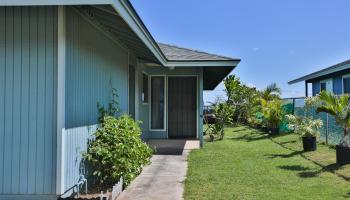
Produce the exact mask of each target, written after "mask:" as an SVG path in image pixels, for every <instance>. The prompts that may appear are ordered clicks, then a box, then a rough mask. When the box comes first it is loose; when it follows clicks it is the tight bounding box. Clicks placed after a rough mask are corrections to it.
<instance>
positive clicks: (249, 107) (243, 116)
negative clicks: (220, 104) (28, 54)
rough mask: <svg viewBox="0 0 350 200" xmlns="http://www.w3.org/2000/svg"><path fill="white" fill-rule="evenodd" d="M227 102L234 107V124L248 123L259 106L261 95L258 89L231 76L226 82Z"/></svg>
mask: <svg viewBox="0 0 350 200" xmlns="http://www.w3.org/2000/svg"><path fill="white" fill-rule="evenodd" d="M224 84H225V91H226V95H227V98H228V100H227V102H228V104H230V105H231V106H233V107H234V112H233V116H232V119H233V121H234V122H240V123H246V122H247V120H248V119H249V117H251V116H252V115H253V112H254V111H253V110H254V108H256V107H257V106H258V105H259V102H258V99H259V93H258V91H257V90H256V88H252V87H248V86H246V85H245V84H243V83H242V82H241V81H240V79H239V78H238V77H237V76H235V75H231V76H229V77H227V78H226V79H225V80H224Z"/></svg>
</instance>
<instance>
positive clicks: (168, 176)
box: [118, 140, 199, 200]
mask: <svg viewBox="0 0 350 200" xmlns="http://www.w3.org/2000/svg"><path fill="white" fill-rule="evenodd" d="M164 142H166V141H164ZM164 142H162V141H159V140H157V141H150V143H151V144H150V145H151V146H152V144H153V145H154V144H155V143H156V144H157V147H158V152H164V153H163V155H154V156H153V157H152V158H151V161H152V163H151V164H150V165H149V166H147V167H145V168H144V169H143V171H142V173H141V174H140V176H138V177H137V178H136V179H135V180H134V181H133V182H132V183H131V184H130V185H129V186H128V188H127V189H126V190H125V191H123V192H122V194H121V195H120V196H119V197H118V200H139V199H140V200H141V199H142V200H164V199H166V200H178V199H183V197H182V195H183V191H184V185H183V182H184V180H185V178H186V172H187V155H188V153H189V151H190V150H191V149H194V148H199V144H198V145H197V143H193V141H192V143H190V144H189V143H187V146H186V145H182V146H178V145H177V146H174V145H173V144H179V143H182V142H179V141H178V140H177V141H175V140H173V141H170V144H168V145H164ZM168 142H169V141H168ZM185 143H186V142H185ZM185 146H186V148H185ZM157 147H156V148H157ZM179 148H181V149H179ZM173 152H175V153H173ZM180 152H181V153H180ZM164 154H165V155H164Z"/></svg>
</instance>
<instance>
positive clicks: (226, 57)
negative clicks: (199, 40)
mask: <svg viewBox="0 0 350 200" xmlns="http://www.w3.org/2000/svg"><path fill="white" fill-rule="evenodd" d="M157 43H158V45H164V46H169V47H174V48H178V49H183V50H189V51H193V52H197V53H203V54H207V55H212V56H217V57H221V58H225V59H230V60H236V59H235V58H232V57H228V56H224V55H219V54H215V53H209V52H205V51H201V50H197V49H192V48H187V47H180V46H177V45H174V44H165V43H162V42H157Z"/></svg>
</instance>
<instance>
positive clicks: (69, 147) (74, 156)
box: [64, 125, 97, 196]
mask: <svg viewBox="0 0 350 200" xmlns="http://www.w3.org/2000/svg"><path fill="white" fill-rule="evenodd" d="M96 129H97V125H93V126H85V127H78V128H72V129H66V130H65V132H64V134H65V137H64V138H65V141H64V149H65V156H64V158H65V160H64V163H65V166H64V172H65V176H64V178H65V179H64V191H67V193H66V194H65V196H67V195H70V194H72V192H73V190H70V189H71V188H72V187H73V186H75V185H76V184H77V183H78V181H79V179H80V176H81V175H83V176H84V177H86V178H87V176H86V169H85V164H84V163H83V158H82V157H83V154H82V153H83V152H86V151H87V148H88V141H89V140H91V139H93V135H92V134H93V133H94V132H95V131H96Z"/></svg>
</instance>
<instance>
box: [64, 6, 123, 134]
mask: <svg viewBox="0 0 350 200" xmlns="http://www.w3.org/2000/svg"><path fill="white" fill-rule="evenodd" d="M67 19H69V20H67V27H66V29H67V30H66V31H67V43H66V48H67V53H66V128H73V127H80V126H86V125H93V124H96V123H97V117H98V112H97V106H96V105H97V102H100V103H102V104H104V105H107V103H108V101H109V99H110V96H111V87H114V88H116V89H117V90H118V94H119V107H120V109H121V112H127V111H128V52H127V51H125V50H124V49H122V48H121V47H120V46H118V45H117V44H115V43H114V42H113V41H112V40H111V39H109V38H108V37H106V36H105V35H104V33H102V32H101V31H100V30H98V29H97V28H95V27H94V26H93V25H92V24H90V23H89V22H88V21H86V20H85V19H84V18H82V17H81V16H80V15H79V14H78V13H76V12H75V11H74V10H73V9H71V8H69V9H67Z"/></svg>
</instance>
